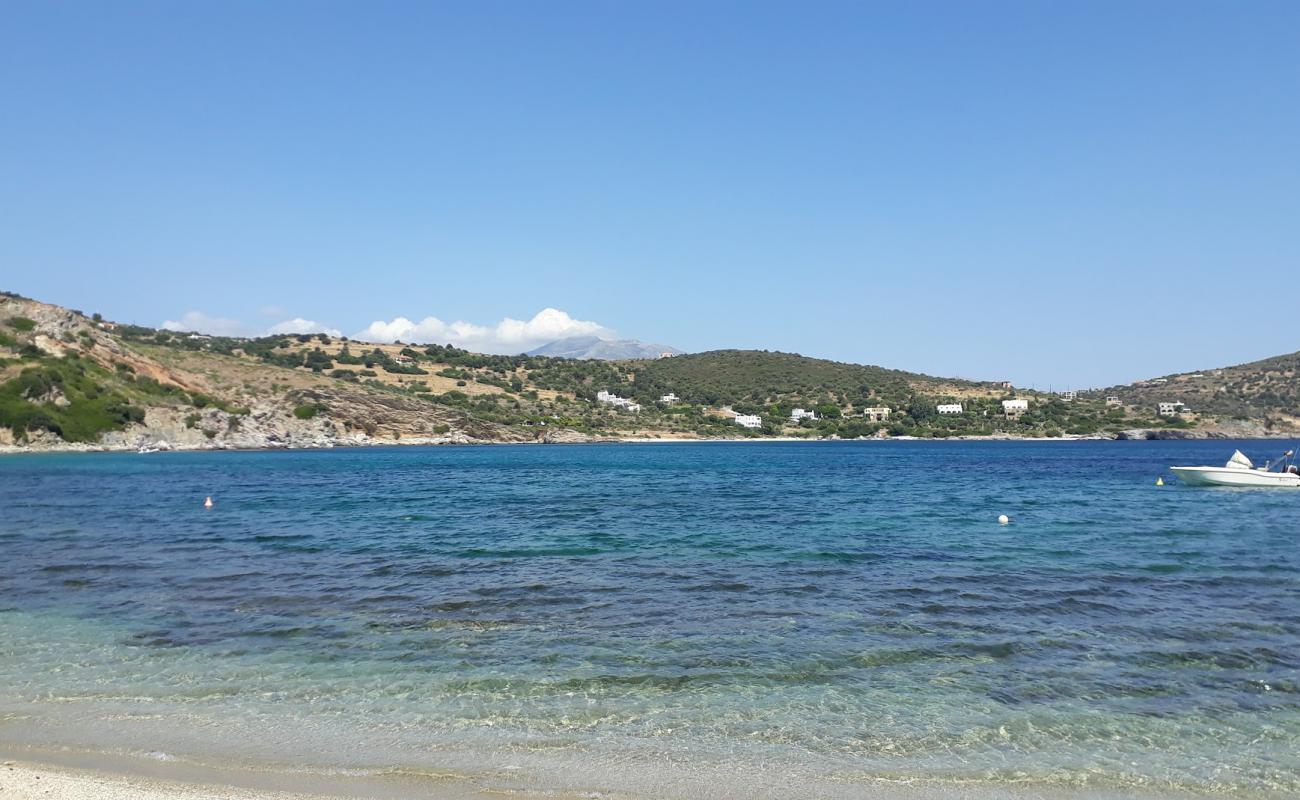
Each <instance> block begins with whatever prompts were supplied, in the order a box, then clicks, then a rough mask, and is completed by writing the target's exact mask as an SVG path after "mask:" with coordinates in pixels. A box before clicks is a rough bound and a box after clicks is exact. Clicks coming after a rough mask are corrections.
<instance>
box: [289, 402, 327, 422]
mask: <svg viewBox="0 0 1300 800" xmlns="http://www.w3.org/2000/svg"><path fill="white" fill-rule="evenodd" d="M328 410H329V408H328V406H326V405H325V404H323V403H304V404H302V405H300V406H297V407H296V408H294V410H293V415H294V416H295V417H297V418H298V419H311V418H312V417H315V416H316V415H317V414H320V413H321V412H324V411H328Z"/></svg>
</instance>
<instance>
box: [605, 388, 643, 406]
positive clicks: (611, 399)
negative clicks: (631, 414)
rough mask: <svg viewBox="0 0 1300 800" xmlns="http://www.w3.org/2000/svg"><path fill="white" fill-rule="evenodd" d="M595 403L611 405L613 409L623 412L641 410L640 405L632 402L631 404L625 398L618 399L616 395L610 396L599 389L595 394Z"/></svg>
mask: <svg viewBox="0 0 1300 800" xmlns="http://www.w3.org/2000/svg"><path fill="white" fill-rule="evenodd" d="M596 402H598V403H606V404H608V405H611V406H613V407H615V408H621V409H623V410H624V411H640V410H641V404H640V403H634V402H632V401H631V400H629V399H627V398H626V397H619V396H618V395H616V394H610V393H609V392H607V391H605V390H604V389H601V390H600V391H599V392H596Z"/></svg>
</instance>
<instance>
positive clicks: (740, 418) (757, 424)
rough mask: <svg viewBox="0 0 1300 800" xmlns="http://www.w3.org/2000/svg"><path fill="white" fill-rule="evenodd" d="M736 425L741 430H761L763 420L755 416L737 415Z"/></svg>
mask: <svg viewBox="0 0 1300 800" xmlns="http://www.w3.org/2000/svg"><path fill="white" fill-rule="evenodd" d="M736 424H737V425H739V426H741V427H742V428H761V427H763V418H762V417H760V416H759V415H757V414H737V415H736Z"/></svg>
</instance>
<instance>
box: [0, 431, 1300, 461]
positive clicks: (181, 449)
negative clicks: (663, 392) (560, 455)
mask: <svg viewBox="0 0 1300 800" xmlns="http://www.w3.org/2000/svg"><path fill="white" fill-rule="evenodd" d="M1144 433H1156V434H1160V433H1163V431H1144ZM1179 433H1183V431H1179ZM1297 436H1300V434H1291V435H1279V436H1232V435H1229V434H1226V433H1221V432H1213V431H1212V432H1199V435H1193V436H1160V435H1156V436H1142V437H1129V436H1122V435H1114V436H1112V435H1103V434H1089V435H1079V436H1071V435H1068V434H1067V435H1061V436H1003V435H997V434H994V435H991V436H931V437H925V436H871V437H859V438H856V439H840V438H821V437H802V436H738V437H700V438H688V437H677V436H673V437H662V438H656V437H648V436H637V437H626V438H620V437H612V436H611V437H592V438H590V439H574V440H570V441H542V440H534V441H521V442H510V441H492V440H466V439H416V438H409V439H393V440H370V441H358V440H355V439H351V440H340V441H337V442H330V443H329V444H290V445H284V446H281V447H219V446H195V447H190V446H185V445H178V446H168V447H165V448H160V449H158V450H157V451H155V452H152V453H142V454H141V455H157V454H158V453H217V452H228V453H275V452H284V451H290V450H335V449H340V450H352V449H365V448H372V447H451V446H459V447H479V446H495V445H530V446H531V445H546V446H556V445H597V444H738V443H743V444H750V443H753V444H758V443H763V442H777V443H791V442H806V443H831V442H1123V441H1208V440H1215V439H1218V440H1224V441H1257V442H1281V441H1285V442H1291V441H1295V439H1296V438H1297ZM69 453H139V448H138V447H135V446H131V445H112V444H84V443H77V442H68V443H64V444H60V445H50V446H41V447H20V446H17V445H0V456H23V455H49V454H69Z"/></svg>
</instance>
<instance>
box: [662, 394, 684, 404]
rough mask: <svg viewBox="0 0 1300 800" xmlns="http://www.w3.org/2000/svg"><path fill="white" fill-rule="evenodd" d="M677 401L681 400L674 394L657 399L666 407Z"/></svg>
mask: <svg viewBox="0 0 1300 800" xmlns="http://www.w3.org/2000/svg"><path fill="white" fill-rule="evenodd" d="M678 400H681V398H680V397H678V396H677V395H676V394H675V393H674V392H669V393H668V394H665V395H660V397H659V402H660V403H663V404H664V405H666V406H670V405H672V404H673V403H676V402H677V401H678Z"/></svg>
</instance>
